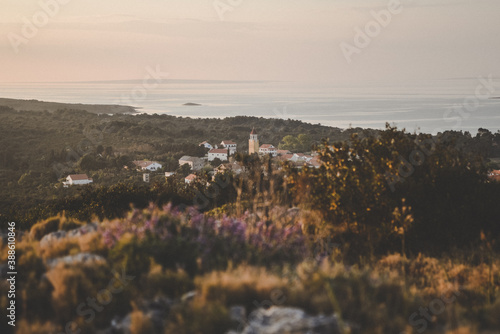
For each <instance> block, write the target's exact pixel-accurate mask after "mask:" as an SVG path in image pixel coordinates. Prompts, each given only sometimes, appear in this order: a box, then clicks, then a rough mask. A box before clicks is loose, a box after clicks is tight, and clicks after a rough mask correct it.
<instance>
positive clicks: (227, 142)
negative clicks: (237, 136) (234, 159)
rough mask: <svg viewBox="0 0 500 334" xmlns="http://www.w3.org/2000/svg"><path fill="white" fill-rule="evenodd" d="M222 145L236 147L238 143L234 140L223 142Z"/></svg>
mask: <svg viewBox="0 0 500 334" xmlns="http://www.w3.org/2000/svg"><path fill="white" fill-rule="evenodd" d="M222 145H236V143H235V142H234V141H232V140H223V141H222Z"/></svg>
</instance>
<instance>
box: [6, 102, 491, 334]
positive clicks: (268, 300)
mask: <svg viewBox="0 0 500 334" xmlns="http://www.w3.org/2000/svg"><path fill="white" fill-rule="evenodd" d="M0 117H2V118H3V119H4V120H7V121H8V122H7V123H4V122H0V126H2V127H3V129H2V130H5V131H6V132H5V133H6V134H7V135H6V136H2V138H1V139H2V142H3V143H5V144H6V145H3V146H2V147H3V148H2V150H3V151H2V154H1V155H0V156H1V157H3V160H1V164H2V165H1V168H3V169H2V174H1V175H2V179H3V180H2V181H1V182H4V183H5V184H6V186H7V188H6V189H8V191H9V192H8V194H9V195H10V197H9V196H5V194H4V195H2V196H4V197H2V199H1V200H0V203H1V204H2V209H1V210H2V212H5V213H4V214H3V216H2V217H1V218H2V219H3V220H4V221H8V220H16V219H18V220H16V221H17V222H19V225H18V226H19V229H20V230H21V231H20V232H21V233H18V238H17V251H16V252H17V253H16V256H17V261H18V263H17V270H18V272H19V275H18V278H17V279H18V281H17V282H16V283H17V284H16V287H17V299H16V303H17V304H16V305H18V323H17V326H16V331H17V332H18V333H62V332H66V333H68V332H75V333H76V332H77V329H80V330H81V332H82V333H95V332H97V331H98V330H105V329H107V328H108V329H109V327H110V326H111V323H112V322H114V323H120V321H125V320H123V319H129V321H130V322H129V323H128V329H129V330H130V332H132V333H186V334H187V333H190V334H191V333H208V334H210V333H226V332H227V331H229V330H237V331H239V332H241V330H242V329H243V328H244V327H245V326H246V325H248V319H249V318H251V315H252V314H253V312H254V311H256V310H258V309H259V308H260V307H263V308H269V307H297V308H300V309H302V310H304V311H306V312H307V313H308V314H310V315H319V314H324V315H331V314H333V313H334V314H336V315H337V317H338V319H339V324H340V325H341V326H340V327H341V329H342V330H343V332H344V333H401V332H405V333H422V332H426V333H447V334H452V333H495V331H498V328H500V322H499V319H500V258H499V256H498V254H499V251H500V245H499V243H498V242H497V240H498V239H499V237H500V225H499V224H500V221H499V217H500V206H498V205H497V201H498V198H500V183H498V182H493V181H491V180H490V179H488V177H487V172H488V170H489V169H491V168H498V166H496V165H495V164H494V162H493V161H494V160H493V159H494V158H496V157H498V156H500V154H499V153H500V152H499V144H500V134H498V133H497V134H492V133H490V132H489V131H487V130H484V129H480V130H479V132H478V134H477V135H475V136H472V135H471V134H469V133H461V132H446V133H442V134H439V135H438V136H431V135H426V134H418V135H417V134H409V133H406V132H405V131H401V130H398V129H396V128H391V127H387V129H386V130H385V131H370V130H367V131H360V130H356V129H351V130H349V131H340V130H338V129H331V128H327V127H322V126H313V125H307V124H303V123H300V122H294V121H284V120H263V119H256V118H232V119H231V118H230V119H225V120H210V121H206V122H205V121H204V122H203V124H200V123H199V122H197V121H195V120H190V119H183V118H175V117H169V116H157V115H153V116H147V115H137V116H127V115H119V116H99V115H92V114H88V113H80V112H71V111H60V112H56V113H54V114H49V113H29V112H26V113H18V112H15V111H12V110H10V109H8V108H7V109H2V111H1V112H0ZM101 120H105V123H106V124H107V125H111V126H110V127H105V129H107V130H102V129H101V130H100V132H99V133H101V134H103V139H102V140H101V143H102V144H99V145H101V147H98V146H96V145H94V144H92V143H91V144H89V146H88V148H87V151H85V153H84V154H81V155H78V158H75V159H70V160H69V161H68V160H66V157H67V154H68V152H69V151H68V150H67V149H66V148H65V147H66V146H67V147H79V146H78V145H80V147H83V146H81V145H82V144H81V143H82V142H81V140H82V136H83V138H85V136H87V137H88V132H87V131H88V130H89V129H90V130H91V129H93V128H92V126H94V129H95V127H97V126H98V125H99V122H101ZM37 122H38V123H39V124H37ZM241 122H244V123H241ZM4 124H9V126H6V125H4ZM63 124H66V126H63ZM221 124H222V125H221ZM241 124H245V125H241ZM191 126H192V128H190V127H191ZM252 126H257V127H259V129H264V130H262V131H259V132H264V133H265V132H268V133H269V134H270V136H273V137H272V138H270V140H269V141H270V142H271V141H274V140H276V141H278V142H281V143H282V144H285V145H292V144H293V145H298V146H297V147H296V148H297V149H299V146H300V149H303V148H304V145H305V144H304V143H305V139H304V138H307V137H304V136H301V137H300V140H298V139H297V140H293V137H297V138H299V137H298V134H300V133H302V134H307V136H309V140H310V145H311V146H312V145H314V146H315V150H317V152H318V154H319V155H320V157H321V161H322V166H321V167H320V168H319V169H309V168H302V169H297V168H295V166H292V165H288V164H286V163H285V164H279V163H275V162H273V161H272V160H271V159H269V158H268V157H258V156H247V155H242V154H240V155H238V156H237V157H236V159H237V160H238V161H239V162H240V163H241V164H242V165H243V166H244V167H245V173H243V174H241V175H231V174H219V175H217V176H216V178H215V179H212V178H211V177H209V175H207V174H204V175H200V177H199V179H198V181H197V182H194V183H192V184H190V185H185V184H184V183H183V180H182V173H184V172H186V171H183V170H182V169H178V171H179V174H180V175H179V176H178V177H177V178H175V177H174V178H169V179H168V180H165V179H164V178H157V179H154V180H153V182H152V183H151V184H144V183H142V182H139V181H138V178H139V175H138V174H135V172H126V171H124V170H123V164H124V163H126V161H128V160H132V159H138V158H141V157H144V158H146V157H147V158H151V159H156V160H160V161H163V162H167V165H168V161H172V167H174V168H176V166H175V163H176V162H175V159H176V158H178V156H180V155H184V154H190V153H189V150H192V152H195V153H196V152H197V150H199V147H198V146H197V143H198V142H201V141H202V140H205V139H208V140H213V139H215V138H220V136H222V135H224V136H226V137H228V138H227V139H233V140H235V141H237V142H238V144H240V143H241V146H240V147H244V145H245V144H244V142H245V141H246V140H247V136H248V130H250V128H251V127H252ZM202 127H203V128H202ZM28 128H29V130H30V131H29V132H28V131H27V130H26V129H28ZM15 129H23V131H25V132H24V135H23V136H24V137H26V136H28V137H27V138H24V137H23V138H24V139H23V140H21V139H20V138H21V137H19V136H20V135H18V134H16V131H15ZM49 129H51V130H50V131H49ZM68 129H69V130H68ZM75 129H80V130H78V131H76V134H75ZM23 131H22V132H23ZM221 131H222V132H221ZM28 133H29V134H28ZM16 136H17V137H16ZM287 136H288V137H287ZM290 136H292V137H290ZM16 138H17V139H18V140H17V142H16V141H15V139H16ZM322 138H330V140H324V141H322V140H321V139H322ZM25 143H26V144H25ZM299 144H300V145H299ZM12 145H17V146H12ZM51 145H53V146H52V147H53V148H54V154H52V153H51V151H50V150H51V149H47V147H51ZM58 145H59V146H58ZM11 147H13V148H14V149H13V150H11V149H10V148H11ZM16 148H17V149H16ZM59 150H60V154H57V153H56V152H58V151H59ZM186 151H188V152H186ZM75 152H76V151H75ZM193 154H194V153H193ZM58 159H59V160H58ZM169 159H171V160H169ZM61 165H63V167H64V168H65V169H64V171H67V170H68V171H69V170H70V171H74V172H86V173H88V174H90V175H91V176H92V177H94V178H95V179H96V180H100V183H99V184H96V185H93V186H88V187H82V188H69V189H62V188H60V187H58V188H56V187H54V186H55V184H57V183H58V180H57V177H55V176H53V175H52V174H53V173H54V171H53V167H54V166H59V167H60V166H61ZM168 168H170V167H168ZM28 169H29V170H30V171H31V172H27V170H28ZM56 169H57V168H56ZM17 177H19V178H18V181H16V182H13V181H12V180H13V179H14V180H15V179H16V178H17ZM96 183H97V182H96ZM89 223H91V224H89ZM22 231H24V233H22ZM63 231H72V232H67V233H65V232H63ZM2 242H3V243H2V244H1V245H0V247H1V249H2V252H1V254H2V259H1V261H0V263H4V262H6V259H7V248H6V244H5V240H3V241H2ZM7 288H8V287H7V284H6V282H5V280H2V283H1V284H0V290H1V291H0V296H1V297H0V307H1V308H3V309H5V308H6V307H7V304H6V303H7V299H6V295H7ZM103 289H104V290H103ZM103 291H104V292H103ZM106 291H108V292H106ZM92 298H94V299H92ZM96 301H97V302H99V304H91V303H96ZM151 304H155V305H156V306H155V307H157V308H155V309H154V310H152V309H151V307H150V306H148V305H151ZM160 304H161V305H166V306H165V307H163V308H161V307H160V309H161V310H162V311H161V312H160V313H158V312H159V311H158V310H159V309H158V307H159V306H158V305H160ZM90 305H94V306H90ZM235 306H242V307H244V310H245V311H244V313H245V314H244V316H243V317H239V320H238V318H237V317H235V316H234V313H235V308H234V307H235ZM158 319H160V323H158ZM245 319H246V320H245ZM127 321H128V320H127ZM0 326H3V327H0V330H1V331H2V333H3V332H7V331H8V330H11V329H12V328H10V327H7V325H6V324H5V323H4V322H3V323H2V324H0ZM68 326H69V327H68Z"/></svg>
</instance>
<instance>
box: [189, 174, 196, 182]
mask: <svg viewBox="0 0 500 334" xmlns="http://www.w3.org/2000/svg"><path fill="white" fill-rule="evenodd" d="M197 177H198V176H196V175H195V174H189V175H188V176H186V180H188V181H193V180H194V179H196V178H197Z"/></svg>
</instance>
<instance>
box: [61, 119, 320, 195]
mask: <svg viewBox="0 0 500 334" xmlns="http://www.w3.org/2000/svg"><path fill="white" fill-rule="evenodd" d="M199 146H202V147H204V148H205V150H206V152H207V153H206V154H205V156H202V157H198V156H189V155H185V156H182V157H181V158H180V159H179V161H178V163H179V167H182V166H185V165H186V166H188V167H189V170H190V174H189V175H187V176H186V177H185V178H184V182H185V184H190V183H192V182H193V181H195V180H196V179H197V178H198V177H199V175H200V174H201V173H202V172H203V171H205V172H208V174H209V175H210V176H212V177H214V176H215V175H217V174H219V173H233V174H236V175H239V174H241V173H243V172H245V167H244V166H243V165H242V164H241V163H240V162H238V161H236V159H235V155H236V153H238V152H239V151H238V145H237V143H235V142H234V141H232V140H222V141H221V143H220V144H218V145H212V144H210V143H209V142H208V141H204V142H202V143H200V144H199ZM240 153H241V152H240ZM245 153H248V155H259V156H269V157H271V159H272V160H273V161H275V162H276V163H279V162H289V163H290V164H292V165H293V166H294V167H295V168H297V169H300V168H303V167H309V168H319V167H320V166H321V161H320V160H319V155H318V154H317V153H311V154H306V153H292V152H291V151H289V150H282V149H279V148H277V147H276V146H274V145H273V144H260V141H259V135H258V134H257V131H256V130H255V129H252V132H251V133H250V137H249V139H248V151H247V152H245ZM132 163H133V166H134V167H135V169H136V170H137V171H139V172H142V181H144V182H146V183H149V182H150V180H151V174H152V173H159V172H160V171H161V170H162V169H163V165H162V163H161V162H158V161H150V160H135V161H132ZM124 168H127V169H128V166H124ZM164 173H165V178H169V177H172V176H174V175H176V171H165V172H164ZM93 182H94V180H93V179H92V178H90V177H89V176H87V174H71V175H68V176H67V177H66V178H65V180H64V181H63V186H64V187H70V186H79V185H88V184H91V183H93Z"/></svg>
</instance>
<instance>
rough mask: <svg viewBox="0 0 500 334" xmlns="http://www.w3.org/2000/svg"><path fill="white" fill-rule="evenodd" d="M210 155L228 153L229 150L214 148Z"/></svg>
mask: <svg viewBox="0 0 500 334" xmlns="http://www.w3.org/2000/svg"><path fill="white" fill-rule="evenodd" d="M208 153H227V149H225V148H213V149H211V150H210V151H208Z"/></svg>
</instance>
